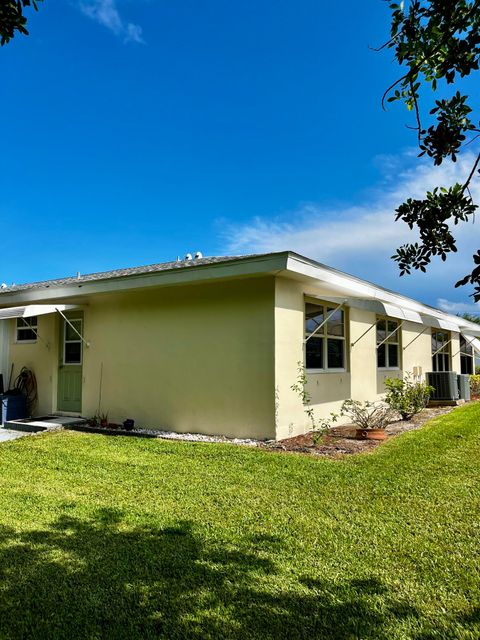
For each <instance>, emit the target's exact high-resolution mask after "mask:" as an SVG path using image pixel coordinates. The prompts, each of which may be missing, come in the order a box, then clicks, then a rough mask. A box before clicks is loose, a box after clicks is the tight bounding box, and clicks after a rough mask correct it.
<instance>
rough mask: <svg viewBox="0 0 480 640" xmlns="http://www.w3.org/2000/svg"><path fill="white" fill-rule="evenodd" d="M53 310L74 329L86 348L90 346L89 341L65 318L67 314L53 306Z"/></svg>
mask: <svg viewBox="0 0 480 640" xmlns="http://www.w3.org/2000/svg"><path fill="white" fill-rule="evenodd" d="M55 311H58V313H59V314H60V315H61V316H62V318H63V319H64V320H65V322H66V323H67V324H68V326H69V327H70V328H71V329H73V330H74V331H75V333H76V334H77V336H78V337H79V338H80V340H81V341H82V342H83V344H84V345H85V346H86V347H87V348H88V347H89V346H90V343H89V342H87V341H86V340H85V338H84V337H83V336H82V334H81V333H80V332H79V331H77V329H76V328H75V327H74V325H73V324H72V323H71V322H70V320H69V319H68V318H67V316H66V315H65V314H64V313H63V312H62V311H60V309H57V308H56V307H55Z"/></svg>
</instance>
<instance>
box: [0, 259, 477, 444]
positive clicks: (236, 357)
mask: <svg viewBox="0 0 480 640" xmlns="http://www.w3.org/2000/svg"><path fill="white" fill-rule="evenodd" d="M478 336H480V326H478V325H476V324H473V323H470V322H467V321H466V320H463V319H461V318H459V317H456V316H451V315H448V314H446V313H443V312H442V311H439V310H437V309H434V308H432V307H429V306H427V305H424V304H422V303H420V302H417V301H415V300H412V299H410V298H407V297H404V296H402V295H400V294H397V293H394V292H392V291H388V290H386V289H383V288H382V287H379V286H377V285H374V284H371V283H369V282H366V281H364V280H360V279H358V278H356V277H354V276H351V275H347V274H346V273H342V272H340V271H337V270H335V269H332V268H330V267H328V266H325V265H323V264H319V263H318V262H315V261H313V260H309V259H308V258H305V257H303V256H301V255H298V254H296V253H292V252H279V253H270V254H264V255H249V256H240V257H212V258H201V257H200V258H198V259H186V260H183V261H176V262H169V263H162V264H154V265H150V266H146V267H136V268H131V269H119V270H116V271H109V272H105V273H94V274H90V275H83V276H82V275H80V274H79V275H78V276H77V277H71V278H64V279H60V280H50V281H46V282H36V283H32V284H25V285H13V286H11V287H6V288H2V289H0V370H1V371H2V372H3V374H4V378H5V379H7V380H8V378H9V376H10V371H11V367H12V365H13V370H14V376H15V375H16V373H18V371H19V370H20V369H21V367H23V366H26V367H28V368H30V369H32V370H33V371H34V373H35V375H36V378H37V381H38V405H37V413H38V414H39V415H40V414H49V413H52V412H59V413H64V414H66V415H83V416H85V417H89V416H91V415H94V414H96V413H97V412H98V411H99V410H100V411H101V412H108V413H109V419H110V420H112V421H116V422H120V421H122V420H124V419H125V418H127V417H129V418H133V419H135V421H136V424H138V425H142V426H146V427H150V428H160V429H169V430H175V431H179V432H182V431H183V432H186V431H189V432H192V431H195V432H203V433H209V434H225V435H228V436H237V437H255V438H279V439H280V438H285V437H288V436H292V435H295V434H299V433H303V432H305V431H306V430H308V429H309V422H308V419H307V416H306V414H305V410H304V409H305V408H304V406H303V404H302V401H301V399H300V398H299V396H298V394H297V393H295V392H294V391H293V390H292V385H293V384H294V383H295V381H296V379H297V377H298V370H299V366H303V364H304V365H305V367H306V375H307V379H308V389H309V392H310V394H311V397H312V406H313V407H314V408H315V409H316V411H317V412H318V415H319V416H321V415H324V416H327V415H328V414H329V413H330V412H331V411H338V409H339V407H340V405H341V403H342V401H343V400H345V399H347V398H354V399H358V400H367V399H368V400H374V399H378V398H380V397H381V395H382V393H383V392H384V381H385V379H386V378H387V377H391V376H402V375H403V374H404V373H405V372H412V373H414V374H415V375H416V376H417V379H424V377H425V373H426V372H429V371H448V370H454V371H457V372H459V373H460V372H461V371H462V372H466V373H469V372H472V371H473V366H474V350H478V349H479V348H480V341H479V340H477V337H478Z"/></svg>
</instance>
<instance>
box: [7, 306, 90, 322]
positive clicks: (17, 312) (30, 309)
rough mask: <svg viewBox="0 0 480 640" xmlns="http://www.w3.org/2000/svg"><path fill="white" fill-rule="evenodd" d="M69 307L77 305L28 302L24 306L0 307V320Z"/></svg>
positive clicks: (35, 314) (66, 309)
mask: <svg viewBox="0 0 480 640" xmlns="http://www.w3.org/2000/svg"><path fill="white" fill-rule="evenodd" d="M70 309H78V307H77V306H76V305H72V304H29V305H27V306H25V307H10V308H5V309H0V320H9V319H10V318H31V317H32V316H43V315H45V314H47V313H55V312H56V311H57V310H58V311H68V310H70Z"/></svg>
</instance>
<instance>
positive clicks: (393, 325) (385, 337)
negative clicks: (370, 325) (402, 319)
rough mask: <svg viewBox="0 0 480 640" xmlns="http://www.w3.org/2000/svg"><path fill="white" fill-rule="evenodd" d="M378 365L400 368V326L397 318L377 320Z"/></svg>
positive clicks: (380, 367) (385, 367)
mask: <svg viewBox="0 0 480 640" xmlns="http://www.w3.org/2000/svg"><path fill="white" fill-rule="evenodd" d="M377 367H378V368H379V369H399V368H400V327H399V323H398V322H397V321H396V320H389V319H388V318H379V319H378V320H377Z"/></svg>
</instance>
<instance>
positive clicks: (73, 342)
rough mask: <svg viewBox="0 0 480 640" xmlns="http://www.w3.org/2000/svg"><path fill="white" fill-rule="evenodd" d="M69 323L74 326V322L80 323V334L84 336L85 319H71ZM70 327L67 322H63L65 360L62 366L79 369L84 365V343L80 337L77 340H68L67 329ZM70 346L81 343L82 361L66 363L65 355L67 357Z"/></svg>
mask: <svg viewBox="0 0 480 640" xmlns="http://www.w3.org/2000/svg"><path fill="white" fill-rule="evenodd" d="M68 320H69V322H71V323H72V324H73V323H74V322H80V331H79V333H80V334H81V335H83V318H69V319H68ZM68 327H69V324H68V322H67V321H66V320H64V321H63V354H62V355H63V358H62V365H64V366H65V367H72V366H73V367H79V366H82V365H83V341H82V339H81V338H80V337H79V336H78V337H77V338H75V340H67V328H68ZM67 343H68V344H77V343H80V361H79V362H65V355H66V346H67Z"/></svg>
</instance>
